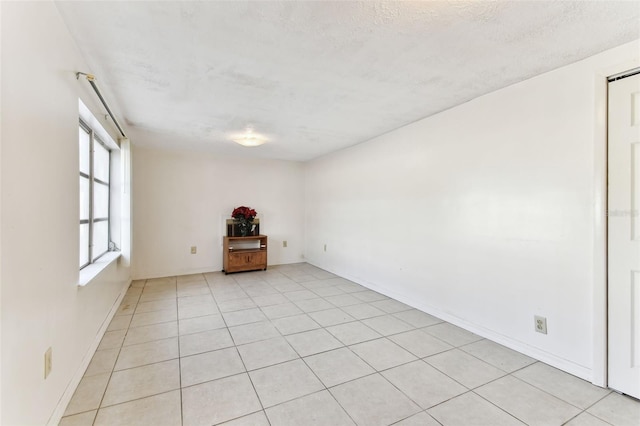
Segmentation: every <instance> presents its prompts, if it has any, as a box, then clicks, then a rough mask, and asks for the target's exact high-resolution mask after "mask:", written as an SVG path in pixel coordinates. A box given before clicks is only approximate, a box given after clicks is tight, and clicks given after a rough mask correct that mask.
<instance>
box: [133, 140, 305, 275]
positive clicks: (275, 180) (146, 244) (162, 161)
mask: <svg viewBox="0 0 640 426" xmlns="http://www.w3.org/2000/svg"><path fill="white" fill-rule="evenodd" d="M140 138H141V136H140V135H138V140H140ZM257 149H259V148H257ZM133 170H134V172H133V182H134V183H133V185H134V187H133V192H134V194H135V205H134V210H133V221H134V227H133V229H134V235H133V240H134V247H135V248H134V252H133V258H134V259H135V262H134V276H135V277H136V278H151V277H160V276H169V275H180V274H189V273H197V272H209V271H219V270H221V269H222V237H223V236H224V235H225V232H226V228H225V226H224V221H225V220H226V219H228V218H231V212H232V210H233V208H234V207H237V206H240V205H246V206H249V207H252V208H254V209H256V210H257V211H258V218H260V232H261V233H262V234H266V235H268V236H269V254H268V263H269V264H270V265H274V264H284V263H295V262H301V261H303V258H302V253H303V243H304V233H303V223H304V197H303V192H302V191H303V178H304V174H303V166H302V164H301V163H297V162H290V161H275V160H241V159H230V158H220V157H217V156H214V155H212V154H205V153H199V152H190V151H165V150H154V149H149V148H140V147H134V160H133ZM283 240H286V241H287V248H283V247H282V241H283ZM191 246H196V247H197V248H198V252H197V254H195V255H192V254H190V248H191Z"/></svg>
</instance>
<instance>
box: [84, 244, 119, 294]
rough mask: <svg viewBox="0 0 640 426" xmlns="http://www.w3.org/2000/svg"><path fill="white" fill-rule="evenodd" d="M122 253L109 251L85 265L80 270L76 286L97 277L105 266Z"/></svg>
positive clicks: (87, 282) (85, 283)
mask: <svg viewBox="0 0 640 426" xmlns="http://www.w3.org/2000/svg"><path fill="white" fill-rule="evenodd" d="M121 255H122V253H121V252H119V251H110V252H108V253H105V254H104V255H102V257H101V258H100V259H98V260H96V261H95V262H94V263H92V264H91V265H87V266H85V267H84V268H83V269H82V270H80V277H79V278H78V287H84V286H86V285H87V284H89V283H91V281H93V279H94V278H95V277H97V276H98V275H99V274H100V272H102V271H103V270H104V269H105V268H106V267H107V266H109V265H111V264H112V263H113V262H115V261H117V260H118V258H119V257H120V256H121Z"/></svg>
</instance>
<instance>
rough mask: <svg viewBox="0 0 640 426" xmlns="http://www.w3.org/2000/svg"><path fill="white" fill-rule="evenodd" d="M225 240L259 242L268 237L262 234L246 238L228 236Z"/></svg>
mask: <svg viewBox="0 0 640 426" xmlns="http://www.w3.org/2000/svg"><path fill="white" fill-rule="evenodd" d="M225 238H226V239H229V240H257V239H259V238H267V236H266V235H262V234H260V235H247V236H246V237H228V236H226V237H225Z"/></svg>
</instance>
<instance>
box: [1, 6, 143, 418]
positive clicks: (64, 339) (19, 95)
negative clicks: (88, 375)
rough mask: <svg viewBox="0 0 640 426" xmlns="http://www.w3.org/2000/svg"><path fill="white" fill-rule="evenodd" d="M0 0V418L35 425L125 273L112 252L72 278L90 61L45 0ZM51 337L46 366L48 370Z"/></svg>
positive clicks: (64, 384) (73, 376)
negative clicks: (81, 283) (95, 271)
mask: <svg viewBox="0 0 640 426" xmlns="http://www.w3.org/2000/svg"><path fill="white" fill-rule="evenodd" d="M0 7H1V8H2V13H1V17H2V21H1V24H2V25H1V29H2V36H1V38H2V61H1V67H2V71H1V73H2V82H1V90H2V101H1V102H2V114H3V115H2V129H1V133H2V146H1V160H0V161H1V163H0V164H1V167H0V170H1V179H0V182H1V185H2V186H1V192H0V194H1V207H2V211H1V219H0V220H1V222H0V235H1V237H2V240H1V244H2V247H3V251H2V258H1V263H0V271H1V276H0V279H1V283H2V299H1V303H2V305H1V320H2V334H1V336H2V367H1V369H2V385H1V386H2V400H1V405H2V418H1V419H0V423H1V424H2V425H42V424H46V423H47V422H48V421H49V420H50V419H51V420H52V421H55V416H54V415H53V414H54V412H55V410H56V407H58V409H60V407H59V405H60V402H61V401H62V400H63V399H64V397H68V396H70V394H69V392H67V393H65V391H66V390H67V389H69V390H70V391H73V386H74V380H77V378H78V377H79V375H80V374H82V371H79V370H80V369H81V367H82V366H83V363H84V362H85V361H86V357H87V356H90V355H91V353H90V352H91V348H92V347H93V345H94V344H95V342H96V341H97V339H99V338H100V336H99V330H100V329H101V326H102V325H103V323H104V322H105V321H106V319H107V316H108V314H109V312H110V310H111V309H112V307H113V305H114V302H115V301H116V299H117V298H118V296H119V295H120V294H121V293H122V291H123V290H124V289H126V287H127V286H128V284H129V282H130V279H129V275H130V274H129V269H128V268H126V267H123V266H121V263H117V264H112V265H111V266H109V267H108V268H107V269H106V270H104V271H103V272H102V273H101V274H100V275H99V276H98V277H97V279H96V280H94V282H92V283H90V284H89V285H88V286H86V287H84V288H79V287H78V286H77V283H78V274H79V272H78V257H79V254H78V250H79V249H78V241H79V236H78V232H79V231H78V217H79V212H78V204H79V200H78V185H79V183H78V98H79V97H80V98H82V100H83V102H84V103H85V104H86V105H87V106H88V107H89V108H90V109H92V110H94V111H101V110H100V108H97V107H96V104H97V100H96V97H95V94H93V93H92V92H91V90H90V88H89V86H88V84H87V83H86V82H83V81H77V80H76V77H75V75H74V72H75V71H77V70H82V71H85V72H89V71H90V70H89V69H88V67H87V66H86V64H85V63H84V61H83V60H82V58H81V56H80V54H79V52H78V51H77V49H76V46H75V44H74V42H73V41H72V39H71V37H70V35H69V33H68V32H67V29H66V27H65V26H64V24H63V22H62V20H61V19H60V16H59V14H58V12H57V9H56V8H55V5H54V4H53V3H52V2H2V3H1V4H0ZM101 113H102V112H101ZM125 216H126V213H125ZM127 255H128V254H127ZM48 347H52V349H53V370H52V372H51V374H50V375H49V377H48V378H47V379H46V380H45V379H44V375H43V373H44V371H43V369H44V367H43V366H44V353H45V351H46V349H47V348H48ZM84 365H86V364H84ZM62 408H64V406H62ZM59 414H61V413H58V415H59Z"/></svg>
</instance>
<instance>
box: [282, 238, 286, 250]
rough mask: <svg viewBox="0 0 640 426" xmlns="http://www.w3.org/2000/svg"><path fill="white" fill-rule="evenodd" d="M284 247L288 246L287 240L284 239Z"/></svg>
mask: <svg viewBox="0 0 640 426" xmlns="http://www.w3.org/2000/svg"><path fill="white" fill-rule="evenodd" d="M282 247H285V248H286V247H287V240H284V241H283V242H282Z"/></svg>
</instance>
